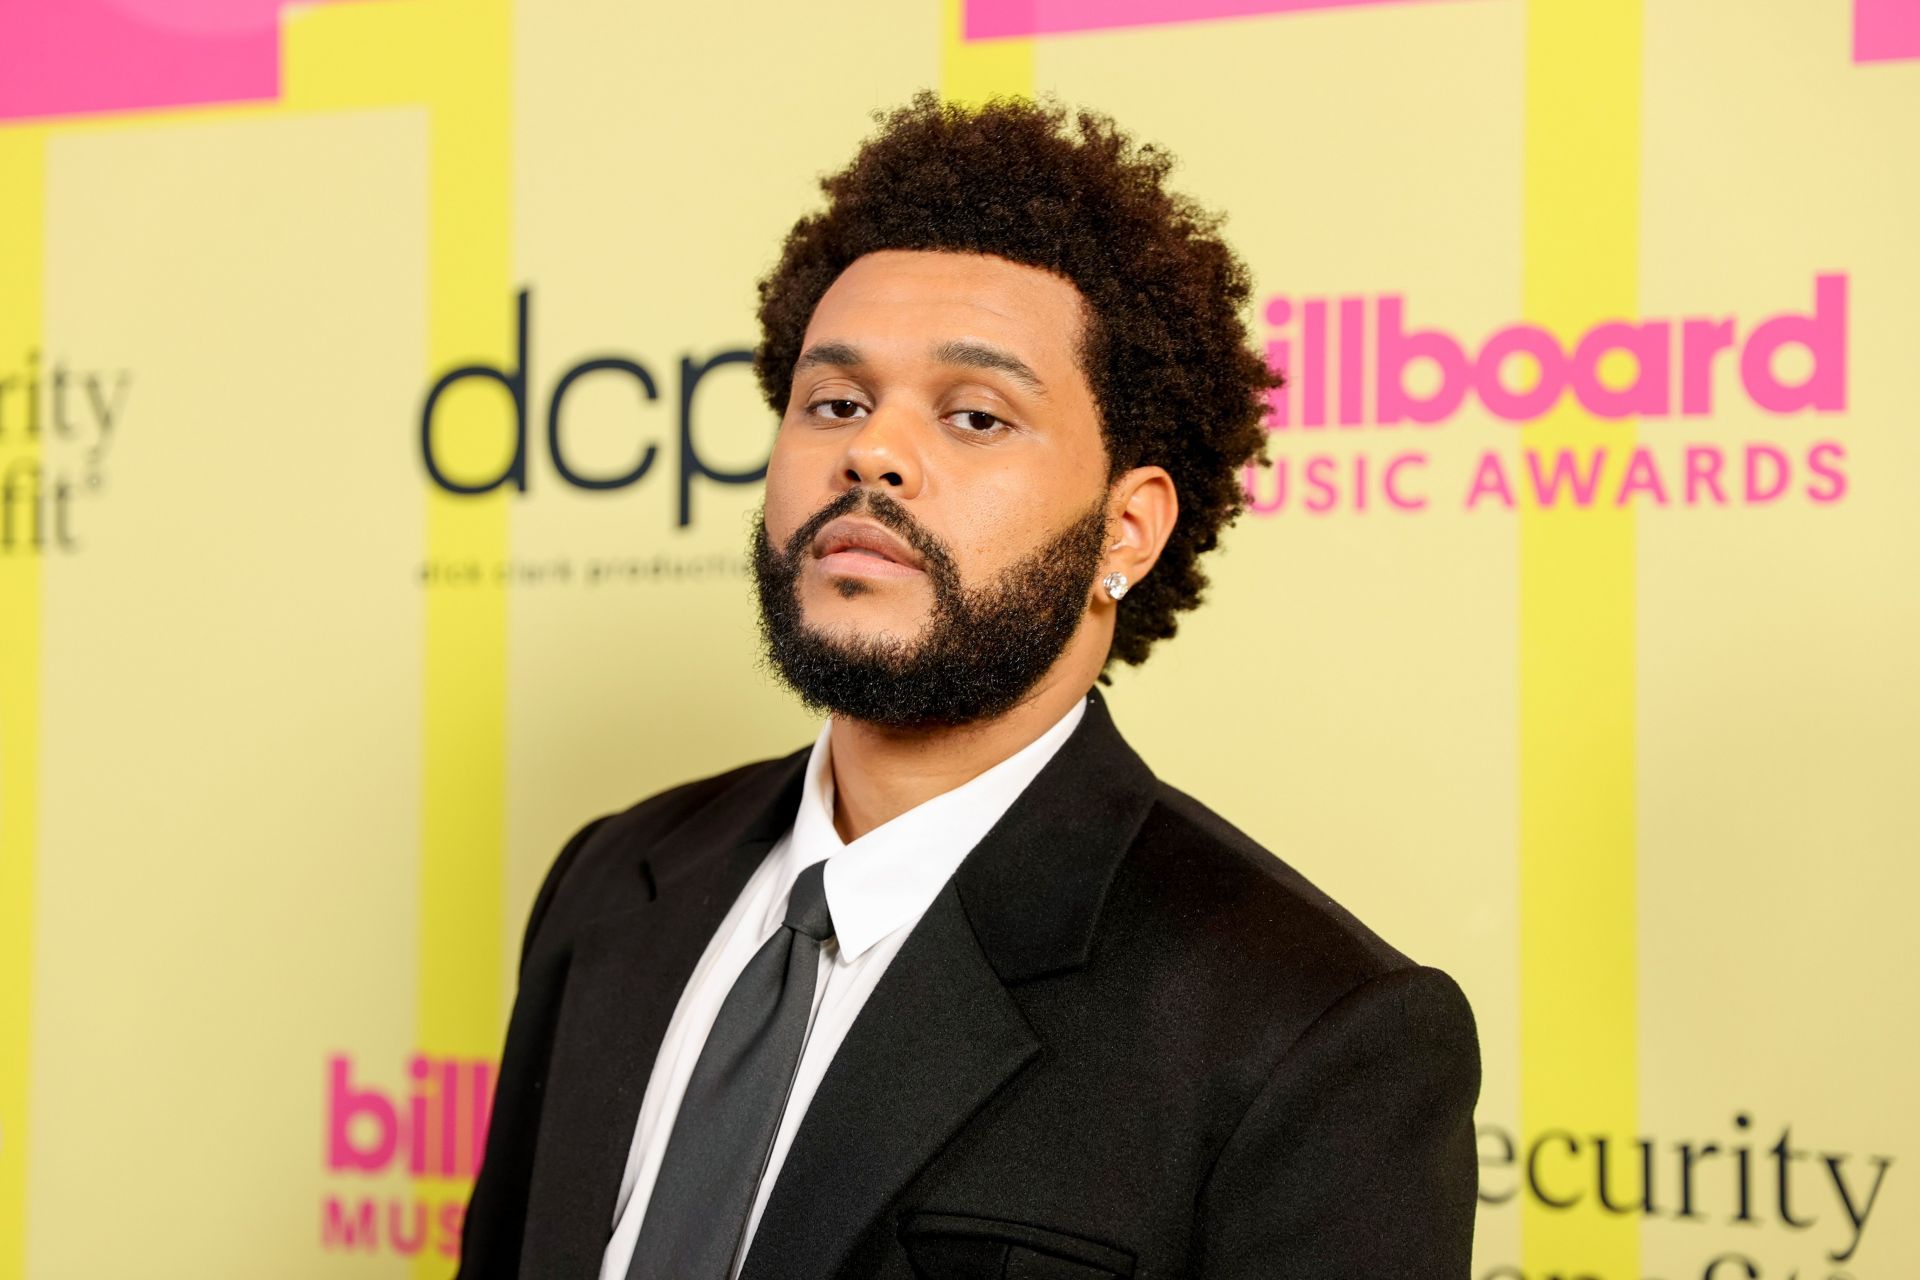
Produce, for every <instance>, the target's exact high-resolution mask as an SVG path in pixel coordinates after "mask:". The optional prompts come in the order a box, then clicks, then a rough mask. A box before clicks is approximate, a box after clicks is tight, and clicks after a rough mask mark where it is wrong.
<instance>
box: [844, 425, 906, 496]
mask: <svg viewBox="0 0 1920 1280" xmlns="http://www.w3.org/2000/svg"><path fill="white" fill-rule="evenodd" d="M924 478H925V465H924V459H923V458H922V457H921V455H920V449H919V441H918V435H917V433H916V431H915V429H914V423H913V422H912V421H911V416H910V415H909V414H908V413H907V412H906V411H905V410H904V409H900V408H894V407H889V406H885V405H882V406H881V407H880V408H878V409H876V410H874V411H873V412H872V413H870V414H869V415H868V416H867V418H866V420H865V421H864V422H862V423H861V424H860V429H859V430H857V431H855V432H853V433H852V434H851V435H849V436H848V437H847V442H846V447H845V449H844V450H843V452H842V453H841V455H840V475H839V477H838V480H839V483H838V485H837V486H836V488H839V489H850V488H853V487H855V486H857V485H863V484H866V485H876V486H880V487H881V488H882V489H883V490H884V491H885V492H886V493H887V494H888V495H889V496H891V497H895V498H912V497H914V496H916V495H918V494H919V492H920V486H921V484H922V482H923V481H924Z"/></svg>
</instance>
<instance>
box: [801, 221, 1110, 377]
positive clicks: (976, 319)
mask: <svg viewBox="0 0 1920 1280" xmlns="http://www.w3.org/2000/svg"><path fill="white" fill-rule="evenodd" d="M1083 316H1084V312H1083V302H1082V299H1081V296H1080V291H1079V290H1078V289H1076V288H1075V287H1074V286H1073V284H1072V283H1071V282H1070V281H1068V280H1066V279H1065V278H1063V277H1061V276H1057V275H1054V274H1053V273H1052V272H1050V271H1043V270H1041V269H1040V268H1039V267H1029V266H1026V265H1025V264H1023V263H1018V262H1009V261H1008V260H1006V259H1005V258H996V257H993V256H991V255H989V254H984V253H939V252H930V251H925V250H907V249H888V250H885V251H883V252H879V253H869V254H866V255H865V256H863V257H860V258H857V259H855V260H854V262H853V263H852V265H850V266H848V267H847V269H846V270H845V271H843V272H841V273H840V276H839V278H838V279H836V280H835V281H834V282H833V284H832V286H831V287H829V288H828V289H827V292H826V293H825V295H823V296H822V297H821V299H820V302H819V305H817V306H816V307H815V308H814V311H813V318H812V320H811V321H810V322H809V323H808V325H807V336H806V343H807V344H808V345H810V344H812V343H815V342H820V341H830V340H851V341H857V342H858V343H859V344H860V345H861V346H862V347H863V348H865V347H872V348H875V349H881V348H897V349H899V350H900V351H902V352H905V351H907V350H909V349H912V350H924V349H926V348H927V347H928V345H929V343H937V342H942V341H946V340H949V339H956V338H977V339H982V340H985V341H988V342H991V343H994V344H996V345H1000V346H1005V347H1009V348H1012V349H1014V350H1015V351H1016V352H1018V354H1019V355H1020V356H1021V358H1023V359H1024V360H1026V361H1027V362H1028V363H1029V364H1031V365H1033V366H1034V367H1035V368H1036V369H1038V370H1040V372H1041V373H1042V374H1043V375H1044V374H1046V373H1047V372H1049V371H1050V370H1051V371H1053V372H1055V374H1056V375H1058V374H1060V373H1062V372H1064V371H1065V370H1066V369H1068V368H1074V367H1077V364H1078V354H1079V343H1080V334H1081V327H1082V324H1083V323H1084V320H1083ZM1049 381H1052V379H1049Z"/></svg>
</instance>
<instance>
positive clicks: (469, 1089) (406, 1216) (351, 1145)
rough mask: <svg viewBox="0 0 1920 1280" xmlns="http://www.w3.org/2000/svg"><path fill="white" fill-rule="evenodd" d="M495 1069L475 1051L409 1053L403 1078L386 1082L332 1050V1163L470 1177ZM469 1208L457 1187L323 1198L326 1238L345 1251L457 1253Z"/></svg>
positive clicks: (355, 1170)
mask: <svg viewBox="0 0 1920 1280" xmlns="http://www.w3.org/2000/svg"><path fill="white" fill-rule="evenodd" d="M494 1082H495V1074H494V1066H493V1064H492V1063H490V1062H486V1061H482V1060H479V1059H463V1058H430V1057H427V1056H425V1055H424V1054H416V1055H414V1056H413V1058H412V1059H411V1060H410V1061H409V1062H408V1063H407V1082H406V1084H405V1085H404V1086H403V1087H401V1088H400V1089H395V1090H388V1089H383V1088H380V1087H378V1086H376V1085H372V1084H368V1083H365V1082H364V1081H362V1080H359V1079H356V1078H355V1072H354V1063H353V1059H352V1058H350V1057H348V1056H347V1055H345V1054H335V1055H334V1056H333V1057H331V1058H329V1059H327V1135H326V1137H327V1171H328V1172H329V1173H331V1174H335V1175H350V1176H354V1177H356V1178H371V1177H376V1176H379V1175H383V1174H404V1175H407V1176H410V1177H414V1178H443V1179H449V1180H455V1181H458V1180H464V1179H468V1178H472V1177H473V1176H474V1175H475V1174H477V1173H478V1172H479V1171H480V1158H481V1155H482V1154H483V1153H484V1152H485V1150H486V1145H487V1119H488V1116H489V1115H490V1114H491V1113H492V1109H493V1090H494ZM465 1213H466V1196H465V1195H464V1193H462V1192H460V1191H459V1190H457V1189H456V1190H455V1191H453V1192H451V1193H449V1192H437V1193H434V1194H427V1195H400V1196H381V1195H358V1194H350V1193H349V1194H330V1195H327V1196H324V1197H323V1198H322V1200H321V1204H320V1244H321V1247H322V1248H324V1249H329V1250H341V1251H347V1252H369V1253H380V1252H385V1253H390V1254H397V1255H400V1256H402V1257H414V1256H416V1255H419V1254H421V1253H429V1252H430V1253H437V1254H439V1255H441V1256H443V1257H449V1258H451V1257H456V1256H458V1254H459V1251H460V1230H461V1226H462V1223H463V1218H464V1215H465Z"/></svg>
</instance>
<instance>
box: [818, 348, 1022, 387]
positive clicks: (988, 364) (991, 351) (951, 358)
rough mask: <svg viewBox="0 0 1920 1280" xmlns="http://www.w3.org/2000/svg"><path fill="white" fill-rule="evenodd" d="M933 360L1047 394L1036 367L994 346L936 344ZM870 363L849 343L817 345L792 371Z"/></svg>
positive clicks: (852, 367) (847, 367)
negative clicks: (991, 374)
mask: <svg viewBox="0 0 1920 1280" xmlns="http://www.w3.org/2000/svg"><path fill="white" fill-rule="evenodd" d="M933 358H934V359H935V360H938V361H939V362H940V363H941V364H951V365H960V366H962V367H964V368H968V369H991V370H993V371H995V372H997V373H1004V374H1006V375H1007V376H1008V377H1009V378H1012V379H1013V380H1014V381H1015V382H1017V383H1019V384H1020V385H1021V386H1023V387H1025V388H1026V389H1027V390H1029V391H1031V392H1033V393H1034V394H1036V395H1042V396H1044V395H1046V394H1047V384H1046V383H1044V382H1042V381H1041V380H1040V375H1039V374H1037V373H1035V372H1034V371H1033V367H1032V366H1031V365H1029V364H1028V363H1027V362H1026V361H1024V360H1022V359H1021V358H1020V357H1019V356H1016V355H1014V354H1013V353H1012V352H1011V351H1007V350H1004V349H1002V348H1000V347H996V346H991V345H989V344H988V343H985V342H976V341H972V340H970V339H964V338H956V339H952V340H950V341H947V342H941V343H937V344H935V346H934V348H933ZM866 362H867V358H866V356H864V355H863V354H861V351H860V348H858V347H856V346H854V345H853V344H852V343H850V342H837V341H827V342H817V343H815V344H814V345H813V346H811V347H808V348H807V349H806V350H805V351H802V352H801V353H800V358H799V359H798V360H796V361H794V362H793V371H794V372H795V373H799V372H800V371H801V370H803V369H812V368H815V367H817V366H821V365H826V366H829V367H832V368H838V369H857V368H859V367H860V366H861V365H863V364H865V363H866Z"/></svg>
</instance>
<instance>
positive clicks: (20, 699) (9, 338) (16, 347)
mask: <svg viewBox="0 0 1920 1280" xmlns="http://www.w3.org/2000/svg"><path fill="white" fill-rule="evenodd" d="M0 191H4V192H6V196H5V198H3V199H0V358H4V359H6V360H8V361H9V362H11V361H14V360H19V359H21V358H22V357H24V356H25V355H26V353H27V352H28V351H36V350H39V348H40V345H41V341H40V338H41V334H40V329H41V313H42V306H41V279H42V256H43V255H42V245H43V243H44V239H45V236H44V227H43V225H42V218H43V216H44V212H45V208H46V134H45V132H44V131H43V130H41V129H22V128H8V129H0ZM15 376H16V377H17V376H18V375H17V374H16V375H15ZM25 405H26V392H25V390H24V388H22V387H20V386H18V385H14V386H10V387H7V388H6V389H5V390H4V391H0V485H6V484H7V483H8V477H9V476H14V477H16V479H15V480H14V482H13V486H14V487H13V501H14V509H13V511H12V513H11V514H12V519H13V528H12V539H13V545H12V546H6V545H4V541H5V539H6V537H7V531H6V530H5V529H4V528H0V1280H22V1278H23V1277H24V1276H25V1275H26V1273H27V1155H28V1150H29V1148H28V1139H29V1136H30V1135H29V1132H28V1128H27V1106H28V1101H29V1096H30V1093H29V1091H30V1089H31V1087H32V1083H33V1081H32V1077H31V1075H30V1074H29V1067H30V1065H31V1064H30V1060H29V1056H28V1055H29V1046H30V1043H31V1036H32V1031H33V999H32V997H33V901H34V896H33V864H34V857H35V855H36V854H37V853H38V838H39V792H40V762H39V748H40V577H41V562H40V555H39V553H38V552H37V551H36V550H35V549H34V548H33V546H32V545H31V541H30V530H31V527H32V520H31V516H30V513H29V512H27V511H26V510H25V509H24V508H22V507H21V506H20V505H19V504H21V503H22V502H25V501H30V500H32V498H33V497H36V496H37V493H36V488H33V487H26V485H25V481H24V475H25V473H26V472H27V471H28V470H30V469H35V468H37V466H38V462H39V457H40V444H39V441H38V440H34V439H29V438H28V437H27V435H26V423H25ZM5 497H6V495H5V494H4V493H0V519H4V518H5V516H6V514H7V513H6V511H5V510H4V501H5ZM23 541H24V542H26V545H22V543H23Z"/></svg>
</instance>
